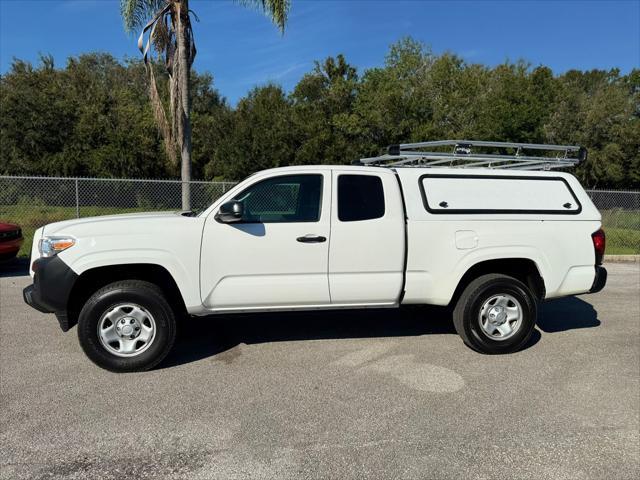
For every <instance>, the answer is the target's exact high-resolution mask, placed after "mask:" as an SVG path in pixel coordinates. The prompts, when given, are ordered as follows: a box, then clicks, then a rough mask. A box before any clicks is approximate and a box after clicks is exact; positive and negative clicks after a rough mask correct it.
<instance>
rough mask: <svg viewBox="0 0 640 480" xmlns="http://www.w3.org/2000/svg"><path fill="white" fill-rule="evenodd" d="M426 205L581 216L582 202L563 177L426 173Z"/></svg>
mask: <svg viewBox="0 0 640 480" xmlns="http://www.w3.org/2000/svg"><path fill="white" fill-rule="evenodd" d="M418 183H419V185H420V193H421V194H422V202H423V203H424V208H425V209H426V210H427V211H428V212H429V213H433V214H465V213H467V214H469V213H472V214H509V213H518V214H544V215H577V214H579V213H580V212H581V211H582V205H581V204H580V201H579V200H578V198H577V197H576V195H575V193H574V192H573V190H572V189H571V186H570V185H569V183H568V182H567V181H566V180H565V179H564V178H562V177H537V176H525V175H523V176H507V175H445V174H424V175H422V176H421V177H420V178H419V179H418Z"/></svg>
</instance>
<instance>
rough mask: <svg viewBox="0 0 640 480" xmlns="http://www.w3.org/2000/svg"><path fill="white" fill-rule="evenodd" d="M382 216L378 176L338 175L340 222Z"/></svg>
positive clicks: (382, 197) (382, 206)
mask: <svg viewBox="0 0 640 480" xmlns="http://www.w3.org/2000/svg"><path fill="white" fill-rule="evenodd" d="M382 216H384V191H383V189H382V180H381V179H380V177H376V176H372V175H340V176H338V218H339V219H340V221H342V222H354V221H356V220H371V219H373V218H380V217H382Z"/></svg>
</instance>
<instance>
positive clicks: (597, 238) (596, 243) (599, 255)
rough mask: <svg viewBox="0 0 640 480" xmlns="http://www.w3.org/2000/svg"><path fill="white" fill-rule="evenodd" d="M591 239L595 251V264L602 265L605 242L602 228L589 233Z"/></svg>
mask: <svg viewBox="0 0 640 480" xmlns="http://www.w3.org/2000/svg"><path fill="white" fill-rule="evenodd" d="M591 240H593V250H594V251H595V253H596V265H602V259H603V258H604V249H605V246H606V243H607V241H606V238H605V235H604V230H602V229H600V230H598V231H597V232H593V233H592V234H591Z"/></svg>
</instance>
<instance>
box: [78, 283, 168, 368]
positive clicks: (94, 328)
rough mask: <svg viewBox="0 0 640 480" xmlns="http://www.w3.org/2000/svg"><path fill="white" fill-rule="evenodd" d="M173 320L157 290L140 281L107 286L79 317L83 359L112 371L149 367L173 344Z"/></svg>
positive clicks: (88, 303)
mask: <svg viewBox="0 0 640 480" xmlns="http://www.w3.org/2000/svg"><path fill="white" fill-rule="evenodd" d="M175 334H176V325H175V316H174V313H173V310H172V308H171V306H170V305H169V304H168V303H167V301H166V300H165V298H164V296H163V294H162V291H161V290H160V288H158V287H157V286H156V285H154V284H152V283H149V282H144V281H140V280H124V281H119V282H114V283H111V284H109V285H107V286H105V287H103V288H101V289H100V290H98V291H97V292H95V293H94V294H93V295H92V296H91V297H90V298H89V299H88V300H87V302H86V303H85V304H84V306H83V308H82V310H81V312H80V315H79V317H78V338H79V340H80V345H81V346H82V349H83V350H84V352H85V353H86V354H87V356H88V357H89V358H90V359H91V360H92V361H93V362H94V363H95V364H96V365H98V366H100V367H102V368H105V369H107V370H111V371H112V372H135V371H143V370H148V369H150V368H153V367H154V366H156V365H157V364H158V363H160V362H161V361H162V360H163V359H164V358H165V357H166V356H167V354H168V353H169V351H170V350H171V347H172V346H173V342H174V340H175Z"/></svg>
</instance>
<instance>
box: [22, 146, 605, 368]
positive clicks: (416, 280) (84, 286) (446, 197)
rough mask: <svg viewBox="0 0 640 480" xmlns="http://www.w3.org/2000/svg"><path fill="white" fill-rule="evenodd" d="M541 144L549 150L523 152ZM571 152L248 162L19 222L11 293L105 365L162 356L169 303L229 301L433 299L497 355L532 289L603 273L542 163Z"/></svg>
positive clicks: (547, 289)
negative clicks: (253, 167) (219, 177)
mask: <svg viewBox="0 0 640 480" xmlns="http://www.w3.org/2000/svg"><path fill="white" fill-rule="evenodd" d="M443 145H445V146H447V145H449V146H453V151H450V152H449V153H447V152H442V151H441V150H439V149H440V147H442V146H443ZM431 147H433V149H435V150H436V151H433V152H432V151H424V150H425V148H431ZM543 147H544V149H546V150H550V151H557V150H562V149H564V152H565V153H564V156H562V155H558V156H556V157H549V156H542V157H541V156H531V155H525V153H524V152H526V151H527V149H534V150H535V149H538V150H542V149H543ZM478 148H480V149H481V148H485V149H486V148H489V149H492V151H493V152H494V153H482V154H480V153H474V152H473V151H472V150H473V149H478ZM506 149H512V150H510V151H512V152H513V151H515V153H510V154H505V153H503V152H505V151H507V150H506ZM496 151H498V152H502V153H495V152H496ZM575 152H579V157H580V158H584V156H585V155H586V153H585V152H584V150H583V149H579V150H578V149H577V147H558V146H549V145H546V146H540V145H525V144H502V143H488V142H468V141H443V142H425V143H421V144H407V145H400V146H398V145H396V146H392V147H390V153H389V154H387V155H384V156H382V157H377V158H375V159H363V160H361V161H360V164H359V165H354V166H303V167H284V168H276V169H272V170H265V171H262V172H259V173H256V174H254V175H252V176H250V177H249V178H247V179H246V180H244V181H243V182H241V183H240V184H238V185H237V186H235V187H234V188H233V189H232V190H230V191H229V192H227V193H226V194H224V195H223V196H222V197H221V198H219V199H218V200H217V201H215V202H214V203H213V204H212V205H211V206H210V207H209V208H208V209H206V210H205V211H203V212H201V213H200V214H198V215H192V214H185V213H182V214H181V213H143V214H128V215H114V216H103V217H96V218H80V219H75V220H69V221H63V222H57V223H52V224H49V225H46V226H44V227H42V228H39V229H38V230H37V231H36V233H35V236H34V242H33V248H32V254H31V255H32V264H31V276H32V277H33V285H30V286H28V287H27V288H26V289H25V290H24V299H25V301H26V302H27V303H28V304H29V305H31V306H32V307H34V308H36V309H37V310H39V311H41V312H51V313H55V314H56V316H57V318H58V320H59V323H60V326H61V327H62V330H63V331H67V330H68V329H69V328H71V327H72V326H73V325H75V324H77V325H78V337H79V339H80V345H81V346H82V348H83V349H84V351H85V353H86V354H87V355H88V357H89V358H90V359H91V360H92V361H93V362H95V363H96V364H97V365H99V366H101V367H103V368H106V369H109V370H112V371H118V372H123V371H138V370H145V369H149V368H152V367H154V366H155V365H157V364H158V363H159V362H161V361H162V359H163V358H164V357H165V356H166V355H167V354H168V353H169V351H170V350H171V348H172V345H173V343H174V338H175V331H176V321H179V320H180V318H181V317H183V316H184V315H211V314H218V313H231V312H257V311H260V312H264V311H274V310H305V309H307V310H311V309H313V310H316V309H326V310H329V309H344V308H358V309H361V308H382V307H398V306H400V305H409V304H430V305H443V306H447V305H449V306H451V307H452V308H453V320H454V324H455V328H456V330H457V332H458V333H459V334H460V336H461V337H462V339H463V340H464V342H465V343H466V344H467V345H468V346H470V347H471V348H473V349H475V350H477V351H479V352H483V353H508V352H513V351H516V350H518V349H520V348H522V347H523V346H524V345H525V344H526V342H527V341H528V339H529V337H530V335H531V333H532V331H533V329H534V327H535V323H536V305H537V303H538V302H540V301H542V300H545V299H549V298H556V297H562V296H566V295H574V294H581V293H587V292H596V291H599V290H601V289H602V288H603V287H604V284H605V282H606V270H605V269H604V268H603V267H602V266H601V263H602V259H603V255H604V244H605V238H604V232H603V231H602V230H601V221H600V220H601V217H600V213H599V212H598V210H597V209H596V208H595V206H594V205H593V203H592V202H591V200H590V199H589V197H588V195H587V194H586V193H585V191H584V190H583V189H582V187H581V186H580V184H579V182H578V181H577V180H576V179H575V178H574V177H573V176H572V175H570V174H567V173H559V172H554V171H548V170H550V169H552V168H555V167H558V166H560V167H564V166H567V165H568V164H571V163H573V164H575V163H576V162H577V161H578V160H579V159H580V158H578V159H575V158H570V155H571V154H573V153H575ZM380 165H384V166H380ZM443 165H448V166H443ZM452 167H458V168H452ZM460 167H462V168H460ZM486 167H492V168H486ZM538 167H540V168H541V169H542V171H537V170H535V169H536V168H538ZM545 170H547V171H545Z"/></svg>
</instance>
